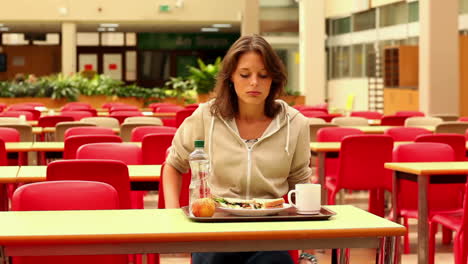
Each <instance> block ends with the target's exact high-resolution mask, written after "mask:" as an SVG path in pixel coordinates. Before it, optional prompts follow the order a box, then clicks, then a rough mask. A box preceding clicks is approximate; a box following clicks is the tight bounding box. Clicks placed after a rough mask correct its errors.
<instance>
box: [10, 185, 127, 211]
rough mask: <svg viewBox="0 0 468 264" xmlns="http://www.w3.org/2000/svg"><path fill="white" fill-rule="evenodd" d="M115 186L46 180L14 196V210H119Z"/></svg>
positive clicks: (16, 192)
mask: <svg viewBox="0 0 468 264" xmlns="http://www.w3.org/2000/svg"><path fill="white" fill-rule="evenodd" d="M119 207H120V203H119V196H118V193H117V191H116V190H115V188H114V187H112V186H111V185H109V184H107V183H103V182H96V181H46V182H36V183H31V184H25V185H22V186H20V187H19V188H18V189H17V190H16V191H15V192H14V194H13V199H12V210H13V211H43V210H47V211H55V210H106V209H109V210H111V209H119Z"/></svg>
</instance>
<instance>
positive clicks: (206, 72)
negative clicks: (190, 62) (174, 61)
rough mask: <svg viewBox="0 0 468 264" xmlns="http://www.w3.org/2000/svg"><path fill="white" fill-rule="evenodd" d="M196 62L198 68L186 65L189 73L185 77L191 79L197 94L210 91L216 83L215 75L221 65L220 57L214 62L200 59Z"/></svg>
mask: <svg viewBox="0 0 468 264" xmlns="http://www.w3.org/2000/svg"><path fill="white" fill-rule="evenodd" d="M197 62H198V68H196V67H193V66H189V67H188V68H189V72H190V75H189V76H188V77H187V78H188V79H191V80H193V82H194V85H195V90H196V91H197V93H198V94H207V93H210V92H211V91H213V89H214V86H215V84H216V75H217V74H218V71H219V68H220V65H221V58H220V57H218V58H216V61H215V62H214V64H205V63H204V62H203V61H202V60H201V59H198V60H197Z"/></svg>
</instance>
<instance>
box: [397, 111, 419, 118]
mask: <svg viewBox="0 0 468 264" xmlns="http://www.w3.org/2000/svg"><path fill="white" fill-rule="evenodd" d="M395 115H396V116H408V117H410V116H425V114H424V113H423V112H420V111H398V112H396V113H395Z"/></svg>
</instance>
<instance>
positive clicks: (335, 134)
mask: <svg viewBox="0 0 468 264" xmlns="http://www.w3.org/2000/svg"><path fill="white" fill-rule="evenodd" d="M361 134H364V133H363V132H362V131H361V130H359V129H357V128H351V127H324V128H320V129H319V130H318V131H317V141H319V142H340V141H342V140H343V139H344V138H345V137H346V136H351V135H361Z"/></svg>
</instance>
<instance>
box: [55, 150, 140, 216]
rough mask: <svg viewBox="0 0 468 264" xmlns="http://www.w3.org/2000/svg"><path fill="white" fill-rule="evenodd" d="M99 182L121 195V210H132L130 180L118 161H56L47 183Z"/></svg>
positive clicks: (123, 166) (122, 164)
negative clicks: (66, 181)
mask: <svg viewBox="0 0 468 264" xmlns="http://www.w3.org/2000/svg"><path fill="white" fill-rule="evenodd" d="M61 180H77V181H98V182H104V183H107V184H110V185H111V186H112V187H114V188H115V190H116V191H117V193H118V194H119V204H120V207H119V208H120V209H130V208H131V203H130V178H129V176H128V168H127V165H125V163H123V162H122V161H118V160H84V159H82V160H77V159H74V160H56V161H53V162H51V163H50V164H49V165H48V166H47V181H61Z"/></svg>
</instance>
